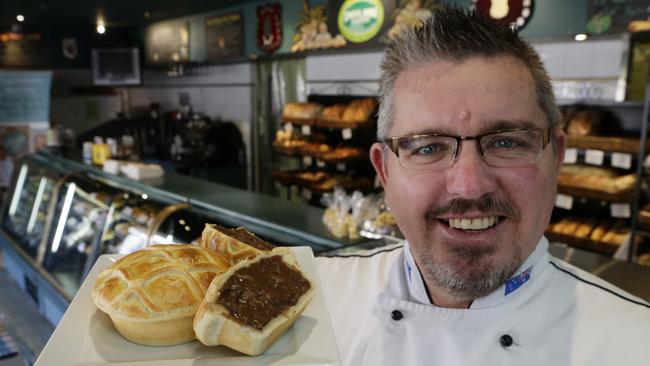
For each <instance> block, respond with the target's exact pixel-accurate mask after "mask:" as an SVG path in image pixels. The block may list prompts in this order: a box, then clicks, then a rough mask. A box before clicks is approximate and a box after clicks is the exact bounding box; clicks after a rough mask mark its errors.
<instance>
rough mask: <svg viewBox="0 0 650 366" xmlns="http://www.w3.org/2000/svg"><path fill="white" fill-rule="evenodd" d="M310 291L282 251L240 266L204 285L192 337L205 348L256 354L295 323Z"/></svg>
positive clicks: (306, 280)
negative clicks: (220, 348)
mask: <svg viewBox="0 0 650 366" xmlns="http://www.w3.org/2000/svg"><path fill="white" fill-rule="evenodd" d="M315 291H316V289H315V286H314V283H313V282H312V280H311V279H309V278H308V277H307V276H306V275H305V274H304V273H303V272H302V270H301V269H300V267H299V266H298V263H297V262H296V259H295V257H294V255H293V252H291V250H289V249H288V248H283V247H277V248H275V249H273V251H271V252H267V253H263V254H260V255H258V256H257V257H255V258H254V259H252V260H247V261H240V262H239V263H237V264H236V265H235V266H233V267H231V268H230V269H229V270H228V271H227V272H226V273H224V274H223V275H221V276H219V277H217V278H215V280H214V281H213V282H212V284H210V288H209V289H208V292H207V294H206V296H205V298H204V299H203V301H202V302H201V305H200V306H199V310H198V311H197V313H196V317H195V319H194V331H195V332H196V337H197V339H198V340H199V341H201V343H203V344H205V345H206V346H215V345H224V346H226V347H229V348H231V349H234V350H237V351H239V352H242V353H245V354H248V355H252V356H254V355H259V354H260V353H263V352H264V351H265V350H266V349H267V348H268V347H269V346H270V345H271V344H272V343H273V342H274V341H275V340H276V339H277V338H278V337H279V336H280V335H281V334H282V333H284V332H285V331H286V330H287V329H288V328H289V327H290V326H291V325H292V324H293V323H294V322H295V321H296V319H298V317H299V316H300V314H301V313H302V311H303V310H304V309H305V307H306V306H307V304H308V303H309V302H310V301H311V298H312V297H313V296H314V293H315Z"/></svg>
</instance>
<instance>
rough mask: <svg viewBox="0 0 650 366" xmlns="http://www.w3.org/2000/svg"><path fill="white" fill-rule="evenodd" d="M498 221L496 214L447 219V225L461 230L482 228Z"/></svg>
mask: <svg viewBox="0 0 650 366" xmlns="http://www.w3.org/2000/svg"><path fill="white" fill-rule="evenodd" d="M498 222H499V218H498V217H497V216H489V217H482V218H478V219H449V226H451V227H453V228H454V229H462V230H484V229H487V228H489V227H492V226H494V225H495V224H496V223H498Z"/></svg>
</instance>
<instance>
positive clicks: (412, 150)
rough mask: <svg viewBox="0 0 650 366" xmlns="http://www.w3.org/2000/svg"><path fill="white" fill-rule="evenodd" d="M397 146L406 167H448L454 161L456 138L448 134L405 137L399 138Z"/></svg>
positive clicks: (400, 159) (401, 161)
mask: <svg viewBox="0 0 650 366" xmlns="http://www.w3.org/2000/svg"><path fill="white" fill-rule="evenodd" d="M397 148H398V156H399V161H400V164H401V165H402V167H404V168H413V169H438V168H446V167H448V166H449V165H451V163H452V162H453V159H454V151H455V150H456V139H454V138H453V137H446V136H411V137H403V138H401V139H399V140H398V142H397Z"/></svg>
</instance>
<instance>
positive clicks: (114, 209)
mask: <svg viewBox="0 0 650 366" xmlns="http://www.w3.org/2000/svg"><path fill="white" fill-rule="evenodd" d="M166 206H167V204H166V203H163V202H160V201H158V200H155V199H152V198H150V197H149V196H148V195H147V194H146V193H137V192H128V191H122V192H119V193H117V194H115V195H114V196H113V199H112V201H111V205H110V206H109V209H108V214H107V221H106V225H105V226H106V230H105V232H104V233H103V235H102V238H101V242H100V245H99V246H98V247H97V250H96V251H95V252H94V253H93V256H92V258H93V261H94V259H96V258H97V257H98V256H100V255H102V254H128V253H131V252H134V251H136V250H140V249H142V248H144V247H145V246H147V245H148V243H149V242H150V236H151V234H150V233H151V230H152V227H153V225H154V223H155V222H156V217H157V216H158V215H159V213H160V212H162V211H163V210H164V209H165V207H166Z"/></svg>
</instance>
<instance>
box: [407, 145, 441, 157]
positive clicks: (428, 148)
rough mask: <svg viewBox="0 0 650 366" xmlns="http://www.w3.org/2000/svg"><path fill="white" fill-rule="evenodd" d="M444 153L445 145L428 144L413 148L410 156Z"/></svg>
mask: <svg viewBox="0 0 650 366" xmlns="http://www.w3.org/2000/svg"><path fill="white" fill-rule="evenodd" d="M442 151H445V145H442V144H429V145H425V146H421V147H418V148H415V149H413V150H412V151H411V155H431V154H436V153H440V152H442Z"/></svg>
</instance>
